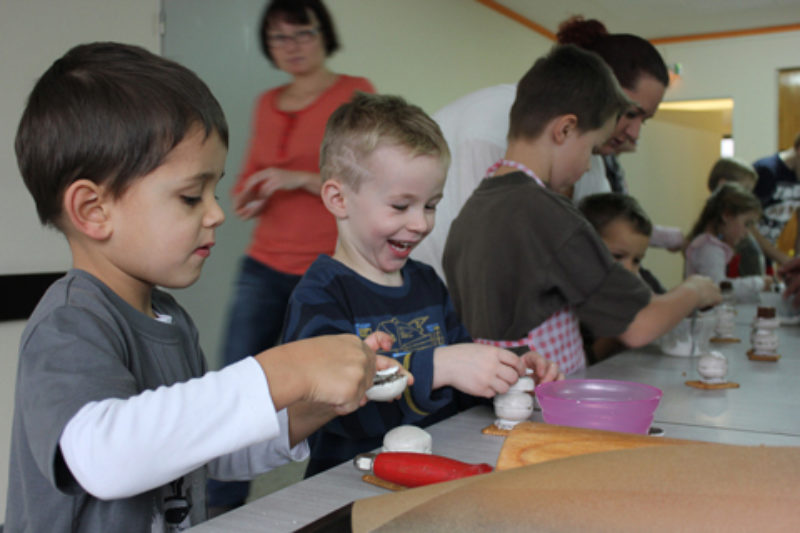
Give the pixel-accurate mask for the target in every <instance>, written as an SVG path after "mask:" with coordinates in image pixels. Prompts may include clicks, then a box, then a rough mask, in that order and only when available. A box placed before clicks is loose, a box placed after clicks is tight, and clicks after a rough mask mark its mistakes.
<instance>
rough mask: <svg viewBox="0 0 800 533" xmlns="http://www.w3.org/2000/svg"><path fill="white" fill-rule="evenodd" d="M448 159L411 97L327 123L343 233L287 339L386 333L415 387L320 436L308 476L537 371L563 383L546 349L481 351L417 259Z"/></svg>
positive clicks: (328, 187)
mask: <svg viewBox="0 0 800 533" xmlns="http://www.w3.org/2000/svg"><path fill="white" fill-rule="evenodd" d="M448 162H449V151H448V148H447V144H446V143H445V141H444V138H443V137H442V134H441V132H440V130H439V127H438V126H437V125H436V123H435V122H433V120H431V119H430V118H429V117H428V116H427V115H426V114H425V113H424V112H423V111H422V110H421V109H420V108H418V107H416V106H413V105H409V104H407V103H406V102H405V101H404V100H403V99H402V98H399V97H395V96H386V95H366V94H359V95H357V96H356V97H355V98H354V99H353V100H352V101H351V102H350V103H348V104H345V105H343V106H342V107H340V108H339V109H338V110H337V111H335V112H334V113H333V115H331V118H330V120H329V121H328V125H327V128H326V131H325V137H324V140H323V143H322V149H321V175H322V180H323V183H322V191H321V196H322V200H323V202H324V203H325V206H326V207H327V208H328V209H329V210H330V211H331V213H333V215H334V216H335V217H336V222H337V227H338V230H339V237H338V240H337V244H336V250H335V252H334V254H333V256H320V257H319V258H318V259H317V260H316V261H315V262H314V263H313V264H312V265H311V267H310V268H309V270H308V271H307V272H306V274H305V275H304V276H303V279H302V280H301V281H300V283H299V284H298V285H297V287H296V288H295V291H294V293H293V294H292V297H291V298H290V301H289V310H288V312H287V315H286V323H285V331H284V340H285V341H291V340H295V339H303V338H308V337H315V336H317V335H324V334H330V333H342V332H348V333H355V334H357V335H359V336H360V337H362V338H364V337H366V336H367V335H369V334H371V333H374V332H376V331H383V332H387V333H389V334H390V335H391V336H392V339H393V341H394V344H393V346H392V351H391V352H390V355H391V356H392V357H394V358H395V359H397V360H398V361H399V362H401V363H402V365H403V366H404V367H405V368H407V369H409V370H410V371H411V373H412V374H414V376H415V384H414V385H413V386H412V387H409V388H408V389H407V390H406V391H405V393H404V395H403V397H402V399H401V400H400V401H398V402H394V403H393V404H384V403H378V402H370V403H368V404H367V405H365V406H364V407H362V408H361V409H359V410H358V411H357V412H355V413H353V414H351V415H348V416H345V417H339V418H337V419H335V420H333V421H331V422H330V423H328V424H326V425H325V426H324V427H323V428H321V429H320V430H319V431H318V432H317V433H315V434H314V435H313V436H312V437H311V438H310V439H309V443H310V445H311V459H310V462H309V466H308V469H307V471H306V476H310V475H312V474H315V473H317V472H319V471H321V470H324V469H326V468H330V467H332V466H334V465H336V464H338V463H341V462H343V461H346V460H348V459H351V458H352V457H354V456H355V455H357V454H358V453H362V452H366V451H371V450H373V449H375V448H377V447H379V446H380V445H381V442H382V438H383V435H384V434H385V433H386V431H388V430H389V429H392V428H393V427H396V426H398V425H401V424H416V425H420V426H425V425H428V424H431V423H433V422H435V421H437V420H441V419H443V418H445V417H447V416H449V415H451V414H453V413H455V412H456V411H457V410H458V408H459V403H460V401H461V400H462V399H464V396H467V399H469V397H472V396H479V397H487V398H488V397H492V396H494V395H495V394H498V393H502V392H506V391H507V390H508V388H509V387H510V386H511V385H512V384H513V383H515V382H516V381H517V379H518V378H519V376H520V375H522V374H524V373H525V371H526V367H530V368H533V369H534V371H535V376H536V379H539V380H552V379H555V378H557V377H558V372H557V368H556V367H555V365H548V364H547V363H546V362H545V361H544V360H543V359H542V358H541V357H540V356H539V355H538V354H535V353H529V354H526V355H525V356H524V357H523V358H519V357H517V356H516V355H515V354H513V353H511V352H509V351H506V350H501V349H497V348H493V347H489V346H481V345H477V344H472V343H471V342H470V337H469V335H468V334H467V331H466V330H465V329H464V327H463V325H462V324H461V322H460V321H459V319H458V317H457V315H456V314H455V312H454V311H453V306H452V304H451V302H450V298H449V296H448V294H447V289H446V288H445V286H444V284H443V283H442V281H441V280H440V279H439V277H438V276H437V275H436V273H435V272H434V270H433V269H432V268H431V267H429V266H427V265H424V264H422V263H418V262H416V261H414V260H411V259H409V254H410V253H411V251H412V250H413V249H414V247H415V246H416V245H417V244H419V242H420V241H421V240H422V239H424V238H425V236H426V235H428V233H430V231H431V229H432V228H433V223H434V215H435V213H436V204H437V202H438V201H439V199H440V198H441V196H442V189H443V187H444V180H445V175H446V173H447V165H448ZM461 393H465V394H461Z"/></svg>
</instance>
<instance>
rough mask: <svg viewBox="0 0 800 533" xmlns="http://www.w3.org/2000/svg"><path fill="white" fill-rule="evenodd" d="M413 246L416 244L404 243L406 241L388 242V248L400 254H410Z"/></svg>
mask: <svg viewBox="0 0 800 533" xmlns="http://www.w3.org/2000/svg"><path fill="white" fill-rule="evenodd" d="M414 244H416V243H413V242H406V241H393V240H390V241H389V246H390V247H391V248H392V250H394V251H395V252H398V253H400V254H405V253H408V252H411V248H413V247H414Z"/></svg>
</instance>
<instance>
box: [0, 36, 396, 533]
mask: <svg viewBox="0 0 800 533" xmlns="http://www.w3.org/2000/svg"><path fill="white" fill-rule="evenodd" d="M227 141H228V127H227V124H226V122H225V117H224V115H223V112H222V109H221V108H220V106H219V104H218V102H217V101H216V99H215V98H214V97H213V95H212V94H211V92H210V91H209V89H208V87H206V85H205V84H204V83H203V82H202V81H201V80H200V79H199V78H198V77H197V76H196V75H195V74H194V73H192V72H191V71H189V70H188V69H186V68H184V67H182V66H180V65H178V64H177V63H174V62H172V61H169V60H166V59H163V58H161V57H158V56H156V55H154V54H152V53H150V52H148V51H146V50H144V49H142V48H138V47H134V46H129V45H123V44H117V43H93V44H87V45H81V46H77V47H75V48H73V49H72V50H70V51H69V52H67V53H66V54H65V55H64V56H63V57H62V58H60V59H59V60H57V61H56V62H55V63H54V64H53V65H52V66H51V67H50V68H49V69H48V70H47V72H45V73H44V75H43V76H42V77H41V79H40V80H39V81H38V82H37V84H36V86H35V87H34V89H33V91H32V93H31V95H30V97H29V99H28V103H27V106H26V108H25V111H24V113H23V116H22V119H21V121H20V125H19V130H18V133H17V139H16V152H17V159H18V162H19V167H20V170H21V173H22V176H23V179H24V181H25V184H26V185H27V187H28V189H29V190H30V192H31V194H32V196H33V198H34V200H35V202H36V208H37V210H38V213H39V217H40V219H41V220H42V222H43V223H45V224H51V225H53V226H55V227H57V228H58V229H59V230H60V231H61V232H62V233H64V235H65V237H66V239H67V241H68V244H69V246H70V250H71V252H72V257H73V265H72V267H73V268H72V269H71V270H70V271H69V272H68V273H67V274H66V276H65V277H63V278H62V279H60V280H58V281H56V282H55V283H54V284H53V285H52V286H51V287H50V288H49V289H48V291H47V292H46V293H45V295H44V296H43V297H42V299H41V301H40V302H39V304H38V306H37V308H36V310H35V311H34V312H33V314H32V316H31V317H30V320H29V321H28V324H27V327H26V328H25V331H24V333H23V335H22V339H21V342H20V359H19V373H18V376H17V385H16V398H15V410H14V422H13V431H12V441H11V460H10V469H9V490H8V504H7V507H6V523H5V531H6V532H7V533H11V532H14V533H16V532H21V531H52V532H90V531H123V530H124V531H141V532H145V531H147V532H151V531H178V530H182V529H185V528H187V527H189V526H191V525H193V524H197V523H198V522H201V521H203V520H204V519H205V494H204V493H205V480H206V467H207V468H208V471H209V473H210V474H211V475H212V476H215V477H221V478H227V479H241V478H249V477H252V476H253V475H256V474H258V473H261V472H264V471H267V470H269V469H271V468H273V467H274V466H277V465H279V464H282V463H285V462H288V461H290V460H292V459H302V458H303V457H304V456H306V455H307V445H306V444H305V443H304V442H303V439H304V438H305V437H306V436H307V435H308V434H310V433H311V432H312V431H314V430H315V429H316V428H317V427H319V425H321V424H322V423H324V422H326V421H327V420H329V419H330V418H332V417H333V416H335V415H337V414H343V413H347V412H350V411H352V410H353V409H356V408H357V407H358V406H359V404H361V403H363V402H364V401H365V398H364V391H365V390H366V388H367V387H368V386H369V385H370V384H371V382H372V379H373V376H374V372H375V367H376V365H378V366H380V367H387V366H389V365H391V364H395V363H394V362H392V361H390V360H388V359H386V358H381V359H380V361H379V362H378V361H376V358H375V355H374V352H373V350H375V349H378V348H386V346H388V344H387V340H388V339H387V337H385V336H382V337H381V336H375V337H373V338H371V339H369V340H368V341H369V342H368V343H364V342H362V341H361V340H360V339H358V338H357V337H355V336H352V335H351V336H349V337H348V336H336V337H324V338H318V339H311V340H308V341H303V342H302V343H293V344H287V345H284V346H281V347H277V348H274V349H271V350H267V351H265V352H262V353H260V354H257V355H255V356H254V357H247V358H246V359H243V360H242V361H240V362H239V363H236V364H235V365H231V366H229V367H227V368H225V369H223V370H221V371H219V372H208V373H207V372H206V364H205V361H204V359H203V354H202V352H201V350H200V346H199V341H198V332H197V330H196V329H195V327H194V325H193V323H192V321H191V319H190V317H189V316H188V315H187V314H186V312H185V311H184V310H183V309H182V308H181V307H180V306H179V305H178V304H177V302H176V301H175V300H174V299H173V298H172V297H171V296H170V295H168V294H167V293H166V292H163V291H161V290H159V289H158V288H157V286H164V287H169V288H180V287H186V286H188V285H191V284H192V283H194V281H196V280H197V278H198V277H199V275H200V271H201V269H202V267H203V264H204V262H205V260H206V258H207V257H208V256H209V254H210V252H211V247H212V246H213V245H214V233H215V229H216V228H217V227H218V226H219V225H220V224H221V223H222V222H223V220H224V218H225V216H224V214H223V212H222V209H221V208H220V206H219V204H217V201H216V198H215V194H214V193H215V188H216V186H217V183H218V182H219V180H220V179H221V178H222V175H223V170H224V163H225V157H226V154H227ZM368 345H369V346H368ZM287 408H288V412H287Z"/></svg>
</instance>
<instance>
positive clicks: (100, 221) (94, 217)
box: [63, 179, 111, 240]
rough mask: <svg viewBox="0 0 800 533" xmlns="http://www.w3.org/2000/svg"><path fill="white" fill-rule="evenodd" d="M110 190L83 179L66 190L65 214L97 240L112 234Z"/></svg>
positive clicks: (78, 228)
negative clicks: (109, 204)
mask: <svg viewBox="0 0 800 533" xmlns="http://www.w3.org/2000/svg"><path fill="white" fill-rule="evenodd" d="M109 198H110V194H109V192H108V191H107V190H106V188H105V187H102V186H100V185H98V184H97V183H95V182H93V181H90V180H87V179H81V180H77V181H75V182H73V183H72V184H71V185H70V186H69V187H67V190H66V191H64V201H63V208H64V215H65V216H66V217H67V218H68V219H69V221H70V223H71V224H72V225H73V226H74V227H75V229H76V230H78V231H79V232H81V233H83V234H84V235H87V236H88V237H90V238H92V239H95V240H105V239H107V238H108V237H109V236H111V217H110V216H109V215H110V213H109V210H108V208H109V206H108V201H109Z"/></svg>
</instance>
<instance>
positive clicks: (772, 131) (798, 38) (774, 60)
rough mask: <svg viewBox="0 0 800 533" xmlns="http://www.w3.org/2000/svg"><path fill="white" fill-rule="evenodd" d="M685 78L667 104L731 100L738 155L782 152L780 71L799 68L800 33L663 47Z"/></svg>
mask: <svg viewBox="0 0 800 533" xmlns="http://www.w3.org/2000/svg"><path fill="white" fill-rule="evenodd" d="M658 49H659V51H660V52H661V54H662V55H663V56H664V59H665V60H666V61H667V63H668V64H673V63H680V64H681V67H682V71H681V79H680V80H679V81H678V82H677V83H675V84H674V85H673V86H672V87H671V88H670V89H669V90H668V91H667V94H666V98H665V99H666V100H693V99H702V98H716V97H730V98H733V101H734V109H733V138H734V140H735V142H736V155H737V156H738V157H742V158H743V159H745V160H747V161H753V160H755V159H758V158H759V157H762V156H765V155H769V154H772V153H773V152H775V151H777V149H778V69H781V68H791V67H800V54H798V50H800V31H792V32H783V33H772V34H766V35H755V36H750V37H738V38H731V39H718V40H711V41H696V42H689V43H676V44H668V45H662V46H659V47H658Z"/></svg>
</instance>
